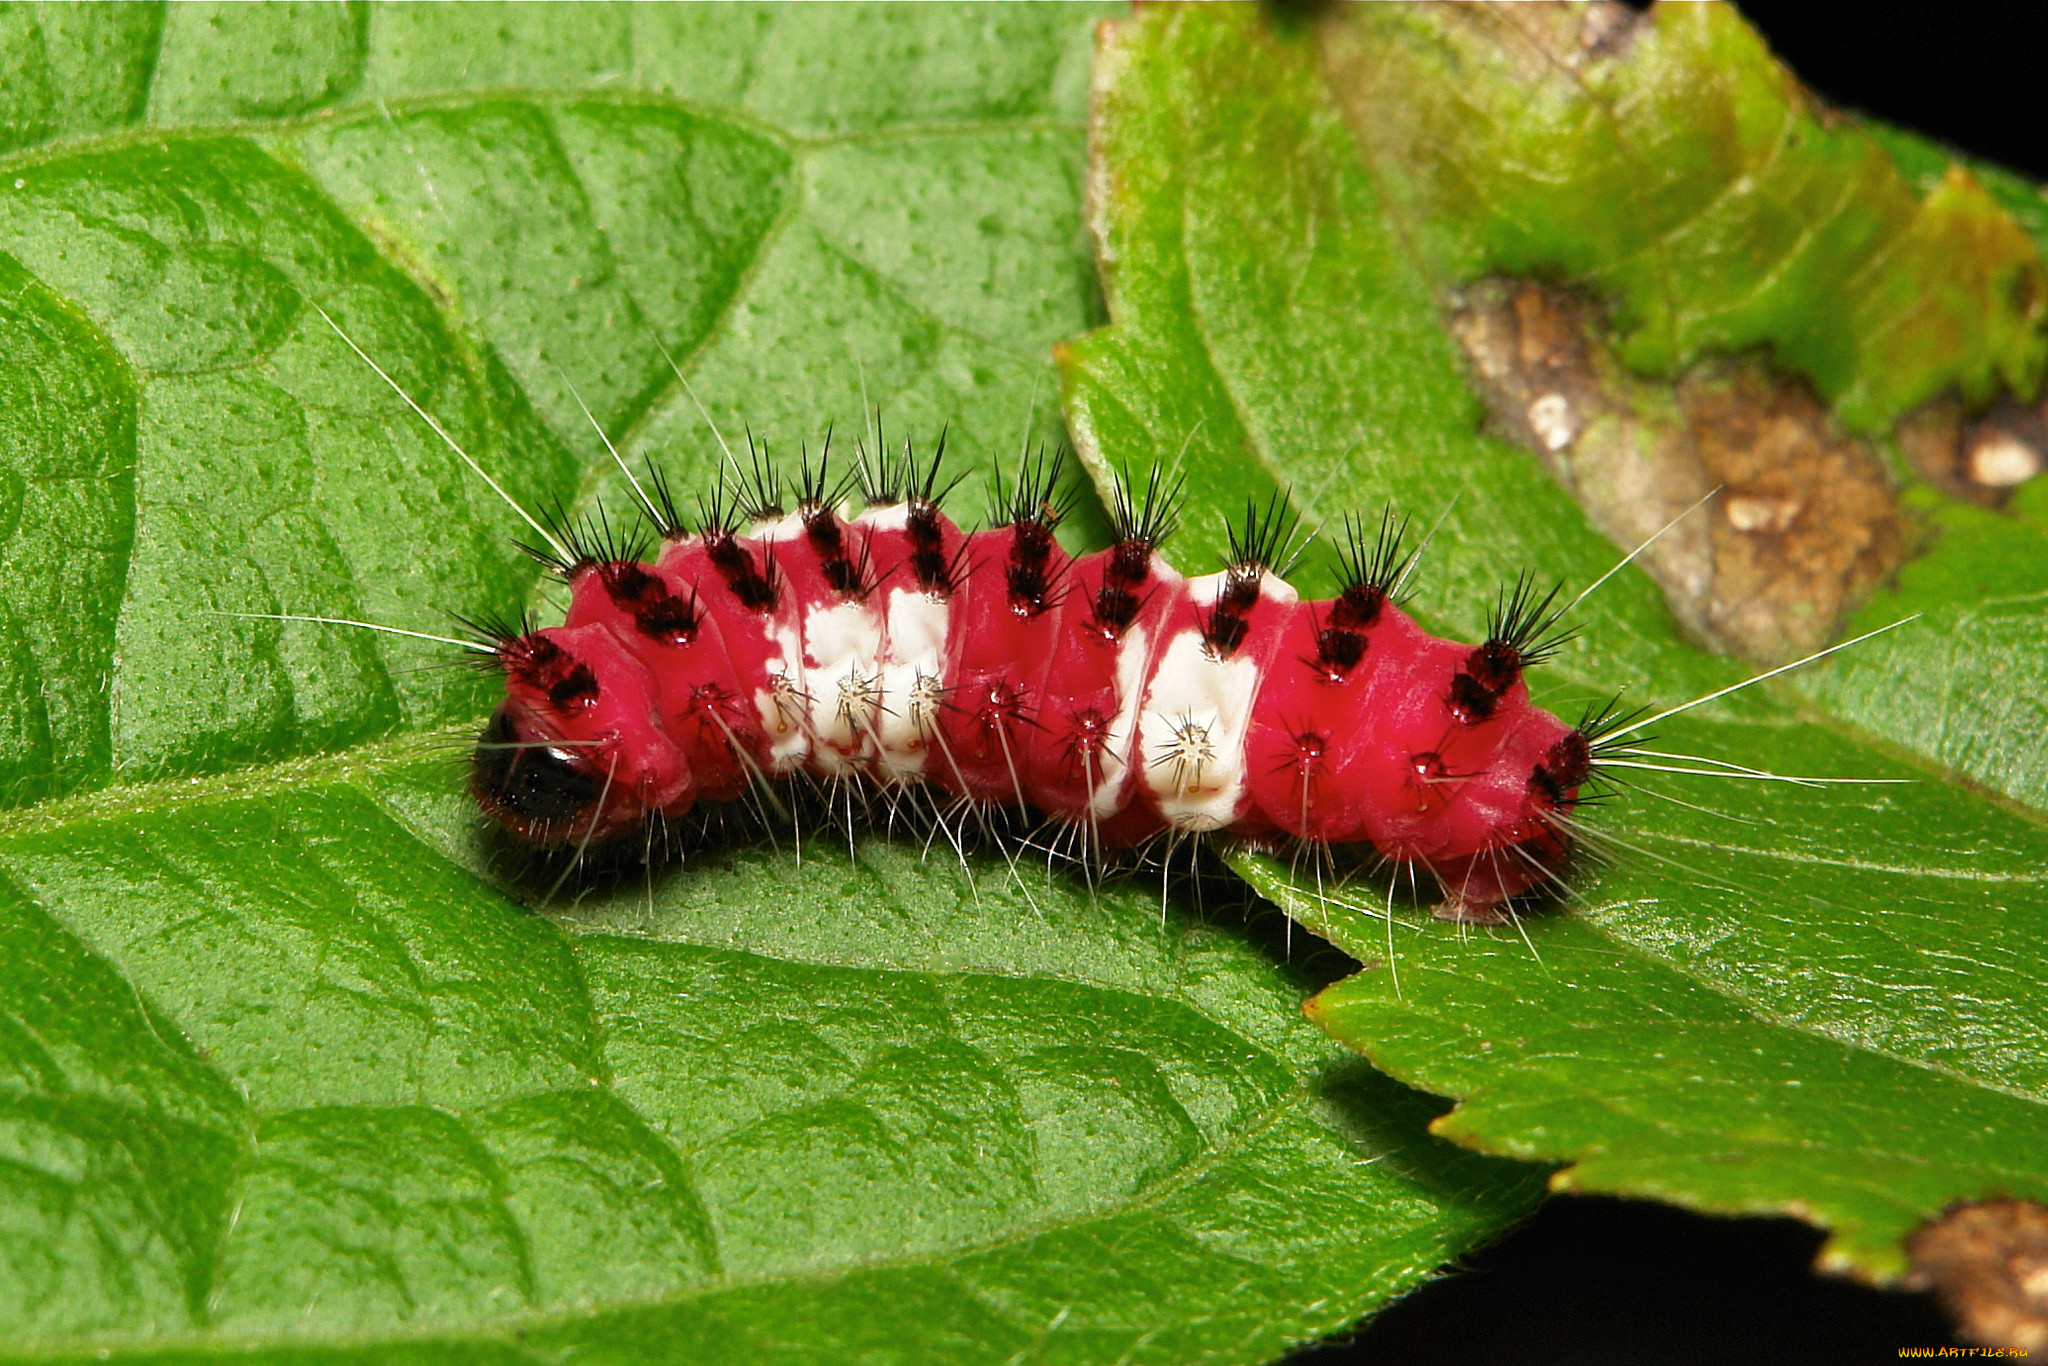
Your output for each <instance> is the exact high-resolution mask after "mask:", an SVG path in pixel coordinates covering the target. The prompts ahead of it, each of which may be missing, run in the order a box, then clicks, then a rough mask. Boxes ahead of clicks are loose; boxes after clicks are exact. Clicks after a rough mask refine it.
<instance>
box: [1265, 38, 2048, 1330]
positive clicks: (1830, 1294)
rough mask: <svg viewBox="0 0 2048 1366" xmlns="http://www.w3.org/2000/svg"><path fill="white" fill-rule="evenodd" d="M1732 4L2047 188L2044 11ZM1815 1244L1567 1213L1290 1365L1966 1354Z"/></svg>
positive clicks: (1643, 1217) (1825, 66)
mask: <svg viewBox="0 0 2048 1366" xmlns="http://www.w3.org/2000/svg"><path fill="white" fill-rule="evenodd" d="M1638 8H1640V6H1638ZM1739 8H1740V9H1741V10H1742V12H1743V13H1744V14H1745V15H1747V16H1748V18H1749V19H1750V22H1752V23H1753V24H1755V25H1756V27H1757V28H1758V29H1759V30H1761V31H1762V33H1763V35H1764V37H1765V39H1766V40H1767V41H1769V43H1770V45H1771V47H1772V49H1773V50H1774V51H1775V52H1776V53H1777V54H1778V56H1779V58H1780V59H1781V60H1782V61H1783V62H1784V63H1785V64H1786V65H1787V66H1789V67H1791V68H1792V70H1793V71H1794V72H1796V73H1797V74H1798V75H1799V77H1800V78H1801V79H1802V80H1803V81H1805V83H1806V84H1807V86H1809V87H1810V88H1811V89H1812V90H1813V91H1814V92H1815V93H1816V94H1818V95H1819V96H1820V97H1821V98H1822V99H1824V100H1826V101H1827V102H1828V103H1830V104H1833V105H1836V106H1839V107H1842V108H1846V109H1851V110H1856V111H1859V112H1861V113H1865V114H1869V115H1872V116H1874V117H1877V118H1881V119H1884V120H1885V121H1887V122H1890V123H1895V124H1898V125H1900V126H1902V127H1906V128H1910V129H1913V130H1914V131H1916V132H1919V133H1923V134H1925V135H1927V136H1929V137H1932V138H1934V139H1936V140H1938V141H1941V142H1945V143H1948V144H1949V145H1951V146H1953V147H1956V148H1959V149H1961V150H1963V151H1966V152H1968V153H1970V154H1971V155H1973V156H1977V157H1982V158H1985V159H1988V160H1991V161H1997V162H2001V163H2003V164H2005V165H2006V166H2009V167H2011V168H2012V169H2013V170H2016V171H2020V172H2023V173H2025V174H2027V175H2029V176H2032V177H2033V178H2035V179H2037V180H2048V45H2044V44H2042V43H2040V42H2038V41H2033V40H2030V39H2028V38H2027V37H2026V36H2025V35H2026V33H2027V32H2029V31H2031V28H2032V25H2031V24H2029V23H2026V22H2024V21H2025V20H2026V19H2027V18H2028V17H2029V16H2030V15H2031V16H2032V17H2033V19H2034V22H2039V19H2040V16H2042V15H2043V14H2048V8H2035V7H2025V8H2023V7H2021V6H2019V5H2005V6H2000V5H1991V6H1982V5H1976V6H1969V5H1954V6H1950V5H1922V6H1917V7H1913V8H1908V7H1905V6H1902V5H1890V4H1874V5H1873V4H1853V5H1831V4H1823V3H1818V2H1817V0H1769V2H1768V3H1764V2H1762V0H1749V2H1748V3H1743V4H1740V6H1739ZM1820 1242H1821V1235H1820V1234H1819V1233H1818V1232H1817V1231H1815V1230H1813V1229H1810V1228H1808V1227H1807V1226H1805V1225H1804V1224H1800V1223H1797V1222H1794V1221H1792V1220H1779V1219H1710V1218H1706V1217H1703V1216H1700V1215H1695V1214H1688V1213H1685V1212H1683V1211H1680V1210H1676V1209H1672V1208H1669V1207H1666V1206H1661V1205H1654V1204H1647V1203H1642V1202H1636V1201H1623V1200H1606V1199H1587V1198H1579V1197H1561V1198H1559V1199H1555V1200H1552V1201H1550V1202H1549V1203H1548V1204H1546V1205H1545V1206H1544V1208H1543V1210H1542V1211H1541V1212H1540V1213H1538V1214H1537V1215H1536V1217H1535V1218H1534V1219H1532V1220H1531V1221H1530V1222H1529V1223H1527V1224H1525V1225H1523V1226H1522V1227H1521V1228H1520V1229H1518V1230H1516V1231H1515V1232H1513V1233H1511V1234H1509V1235H1508V1237H1507V1238H1505V1239H1503V1240H1502V1241H1501V1242H1500V1243H1498V1244H1496V1245H1494V1246H1493V1247H1491V1248H1487V1249H1485V1250H1483V1251H1481V1252H1479V1253H1477V1254H1475V1255H1474V1256H1472V1257H1470V1258H1468V1259H1467V1260H1466V1262H1465V1264H1464V1266H1463V1268H1462V1270H1461V1272H1460V1273H1459V1274H1456V1275H1451V1276H1447V1277H1446V1278H1444V1279H1442V1280H1439V1281H1436V1282H1433V1283H1431V1284H1430V1285H1427V1286H1425V1287H1423V1288H1422V1289H1421V1290H1419V1291H1417V1292H1416V1293H1415V1294H1413V1295H1411V1296H1409V1297H1408V1298H1407V1299H1405V1300H1403V1301H1401V1302H1400V1303H1399V1304H1397V1305H1395V1306H1394V1307H1393V1308H1391V1309H1389V1310H1388V1311H1387V1312H1386V1313H1384V1314H1382V1315H1380V1316H1379V1317H1378V1318H1376V1319H1374V1320H1373V1321H1372V1322H1371V1324H1370V1325H1369V1326H1367V1327H1366V1328H1364V1329H1363V1330H1361V1331H1360V1332H1359V1333H1357V1334H1356V1335H1355V1336H1354V1337H1352V1338H1351V1340H1350V1341H1348V1342H1333V1343H1329V1344H1325V1345H1323V1346H1320V1347H1316V1348H1313V1349H1310V1350H1308V1351H1306V1352H1303V1353H1300V1354H1299V1355H1297V1356H1296V1357H1294V1358H1292V1359H1291V1360H1290V1363H1289V1366H1363V1363H1368V1362H1371V1363H1381V1362H1387V1363H1403V1366H1410V1364H1413V1366H1424V1364H1425V1363H1433V1362H1446V1363H1449V1362H1458V1363H1468V1362H1476V1363H1486V1366H1567V1364H1569V1366H1695V1363H1697V1364H1698V1366H1707V1363H1714V1364H1715V1366H1720V1364H1721V1363H1736V1362H1740V1363H1745V1364H1746V1366H1780V1364H1781V1363H1782V1366H1793V1364H1794V1363H1797V1364H1798V1366H1830V1364H1831V1363H1845V1364H1848V1363H1856V1364H1859V1366H1860V1363H1867V1362H1878V1361H1897V1360H1898V1349H1899V1348H1900V1347H1902V1346H1937V1345H1943V1344H1948V1343H1952V1342H1955V1341H1956V1339H1954V1338H1952V1337H1951V1336H1950V1332H1949V1329H1948V1327H1947V1324H1946V1322H1945V1320H1944V1318H1943V1316H1942V1314H1941V1313H1940V1311H1939V1310H1938V1309H1937V1308H1936V1307H1935V1306H1934V1304H1933V1302H1932V1300H1931V1299H1929V1298H1928V1297H1927V1296H1924V1295H1908V1294H1903V1293H1897V1292H1883V1291H1876V1290H1870V1289H1866V1288H1864V1287H1861V1286H1857V1285H1853V1284H1850V1283H1847V1282H1844V1281H1841V1280H1836V1279H1833V1278H1828V1277H1822V1276H1816V1275H1814V1274H1812V1273H1811V1272H1810V1271H1809V1270H1808V1265H1809V1264H1810V1263H1811V1261H1812V1259H1813V1255H1814V1253H1815V1251H1816V1250H1817V1249H1818V1248H1819V1246H1820Z"/></svg>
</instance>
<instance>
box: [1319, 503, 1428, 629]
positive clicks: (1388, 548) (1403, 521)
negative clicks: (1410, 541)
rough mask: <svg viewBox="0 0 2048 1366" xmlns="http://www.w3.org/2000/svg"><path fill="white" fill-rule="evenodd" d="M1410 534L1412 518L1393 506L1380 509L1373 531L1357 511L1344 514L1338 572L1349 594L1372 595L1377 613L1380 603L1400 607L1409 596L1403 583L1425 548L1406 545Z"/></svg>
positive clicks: (1339, 546)
mask: <svg viewBox="0 0 2048 1366" xmlns="http://www.w3.org/2000/svg"><path fill="white" fill-rule="evenodd" d="M1407 535H1408V519H1407V518H1406V517H1403V516H1401V515H1400V514H1399V513H1397V512H1395V511H1394V509H1393V508H1392V507H1387V508H1385V509H1383V510H1382V511H1381V512H1380V524H1379V527H1378V528H1377V529H1376V530H1373V531H1372V532H1370V534H1368V532H1367V528H1366V523H1365V519H1364V518H1362V517H1359V516H1357V515H1356V514H1351V515H1347V516H1346V517H1345V518H1344V538H1343V540H1342V541H1340V542H1339V543H1338V546H1337V572H1338V575H1339V577H1340V578H1341V579H1342V581H1343V583H1344V584H1345V592H1346V594H1347V595H1351V594H1354V593H1360V594H1364V595H1367V596H1369V597H1370V598H1371V600H1372V601H1373V603H1374V604H1375V615H1377V604H1380V603H1388V602H1391V603H1393V604H1394V605H1395V606H1396V607H1399V606H1400V605H1401V604H1402V603H1404V602H1406V601H1407V600H1408V595H1407V594H1406V593H1405V592H1404V591H1403V587H1402V586H1403V585H1404V584H1405V583H1406V582H1407V579H1408V574H1409V571H1410V570H1412V569H1413V568H1414V567H1415V561H1416V559H1417V557H1418V556H1420V555H1421V554H1422V551H1421V549H1420V548H1419V547H1418V548H1416V549H1413V550H1407V549H1404V548H1403V547H1402V542H1403V541H1404V540H1405V539H1406V538H1407ZM1366 624H1367V625H1370V623H1369V622H1368V623H1366Z"/></svg>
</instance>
